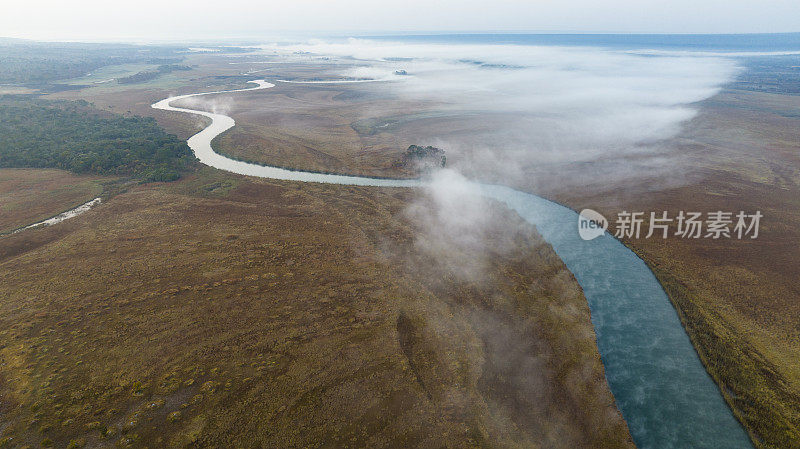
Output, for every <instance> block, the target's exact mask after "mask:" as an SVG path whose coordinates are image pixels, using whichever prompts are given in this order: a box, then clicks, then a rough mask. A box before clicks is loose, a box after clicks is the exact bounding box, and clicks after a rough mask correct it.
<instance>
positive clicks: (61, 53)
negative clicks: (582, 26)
mask: <svg viewBox="0 0 800 449" xmlns="http://www.w3.org/2000/svg"><path fill="white" fill-rule="evenodd" d="M182 50H183V49H182V48H179V47H149V46H133V45H113V44H84V43H43V42H32V41H24V40H18V39H0V84H24V85H31V86H38V85H41V84H47V83H51V82H53V81H57V80H63V79H68V78H77V77H81V76H84V75H86V74H87V73H89V72H91V71H94V70H97V69H98V68H100V67H104V66H107V65H113V64H126V63H145V64H172V63H176V62H180V61H181V59H182V56H180V54H179V52H180V51H182Z"/></svg>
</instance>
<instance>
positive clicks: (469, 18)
mask: <svg viewBox="0 0 800 449" xmlns="http://www.w3.org/2000/svg"><path fill="white" fill-rule="evenodd" d="M287 30H294V31H317V32H321V33H322V32H331V31H333V32H343V33H349V32H352V33H358V32H374V31H453V30H473V31H512V30H514V31H567V32H570V31H574V32H650V33H665V32H666V33H752V32H790V31H800V1H798V0H608V1H597V0H480V1H477V0H399V1H380V0H283V1H274V0H260V1H244V0H227V1H215V2H208V1H203V0H136V1H118V2H111V1H108V0H73V1H64V0H24V1H8V2H4V4H3V5H2V6H0V36H6V37H27V38H36V39H89V40H101V39H114V40H120V39H122V40H125V39H136V40H142V39H146V40H159V39H216V38H242V37H271V36H273V35H275V34H279V33H280V32H283V31H287Z"/></svg>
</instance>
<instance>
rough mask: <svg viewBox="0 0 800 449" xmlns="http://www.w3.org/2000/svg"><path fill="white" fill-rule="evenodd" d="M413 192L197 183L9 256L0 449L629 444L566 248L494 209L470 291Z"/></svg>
mask: <svg viewBox="0 0 800 449" xmlns="http://www.w3.org/2000/svg"><path fill="white" fill-rule="evenodd" d="M412 195H419V194H414V193H413V192H410V191H406V190H380V189H367V188H351V187H336V186H320V185H313V184H294V183H283V182H268V181H260V180H254V179H251V178H244V177H239V176H233V175H226V174H223V173H220V172H218V171H215V170H212V169H201V170H200V171H199V172H198V173H196V174H193V175H190V176H188V177H187V178H185V179H183V180H181V181H178V182H175V183H171V184H149V185H141V186H136V187H133V188H131V189H130V190H128V191H127V192H124V193H121V194H119V195H116V196H114V197H113V198H111V199H110V200H108V201H107V202H105V203H103V204H102V205H100V206H97V207H96V208H94V209H93V210H92V211H90V212H89V213H86V214H83V215H81V216H79V217H76V218H74V219H71V220H68V221H65V222H63V223H60V224H59V225H56V226H52V227H49V228H45V229H36V230H29V231H24V232H22V233H19V234H15V235H12V236H6V237H2V238H0V298H2V301H0V321H2V322H1V323H0V416H1V417H2V418H0V446H1V447H23V446H25V445H27V446H29V447H49V446H53V447H71V448H72V447H83V446H85V447H116V446H122V447H149V448H156V447H232V448H233V447H242V448H251V447H303V448H306V447H337V448H340V447H398V448H400V447H523V446H525V447H529V446H532V447H563V448H576V447H584V448H596V447H607V448H617V447H627V448H630V447H633V445H632V443H631V440H630V436H629V435H628V431H627V428H626V425H625V423H624V421H623V420H622V418H621V416H620V414H619V412H618V410H617V409H616V407H615V405H614V403H613V398H612V396H611V394H610V392H609V390H608V387H607V384H606V382H605V378H604V376H603V367H602V363H601V362H600V358H599V355H598V353H597V348H596V345H595V341H594V332H593V329H592V326H591V323H590V320H589V311H588V307H587V305H586V300H585V298H584V297H583V295H582V293H581V291H580V288H579V287H578V285H577V284H576V282H575V281H574V279H573V278H572V276H571V274H570V273H569V272H568V271H567V270H566V268H565V267H564V266H563V264H562V263H561V261H560V260H559V259H558V257H557V256H556V255H555V254H554V253H553V251H552V249H551V248H550V247H549V246H548V245H546V244H544V243H543V242H542V240H541V238H540V237H539V236H538V235H537V234H536V232H535V231H534V230H533V229H531V228H530V227H528V226H525V225H523V223H522V222H521V220H520V219H519V218H518V217H516V216H514V215H513V214H511V213H510V212H508V211H507V210H505V209H504V208H501V207H499V206H497V205H493V206H491V207H492V208H493V210H494V214H496V216H497V217H498V218H499V219H498V220H496V221H495V222H493V223H494V224H493V225H492V226H490V227H489V228H487V229H486V230H485V233H486V234H485V238H487V239H488V242H489V248H491V249H490V250H488V251H486V252H484V251H482V252H481V253H480V254H475V253H474V249H473V248H471V247H469V246H459V244H458V240H457V239H456V238H455V237H452V236H448V235H447V231H446V230H442V235H441V237H440V238H441V239H443V241H444V243H445V244H446V245H444V246H446V247H448V248H451V249H452V251H454V253H453V254H452V255H451V256H452V257H454V259H450V260H459V261H470V260H473V259H474V260H481V261H483V262H481V263H482V264H484V265H481V269H482V270H483V272H484V277H483V280H482V281H481V282H480V283H474V282H470V281H467V280H465V278H463V277H462V276H460V275H459V273H458V270H457V269H456V268H457V267H452V266H450V265H444V264H441V263H440V262H439V261H440V260H441V259H440V258H439V257H438V255H436V254H434V253H432V252H430V251H423V250H421V249H420V246H419V238H418V237H419V232H420V230H419V229H417V228H415V225H414V224H413V222H412V221H410V220H409V218H408V216H407V215H406V213H405V212H404V211H405V210H406V208H407V205H408V204H409V202H410V201H416V202H419V203H418V204H422V205H424V204H426V203H425V202H426V201H427V200H426V199H425V197H424V196H422V197H416V196H412ZM451 240H452V241H451ZM462 263H469V262H462ZM476 263H477V262H476ZM454 270H455V271H454Z"/></svg>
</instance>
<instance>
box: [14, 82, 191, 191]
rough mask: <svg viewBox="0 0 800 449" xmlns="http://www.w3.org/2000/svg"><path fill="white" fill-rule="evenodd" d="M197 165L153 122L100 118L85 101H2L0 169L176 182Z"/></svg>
mask: <svg viewBox="0 0 800 449" xmlns="http://www.w3.org/2000/svg"><path fill="white" fill-rule="evenodd" d="M194 161H195V158H194V155H193V154H192V152H191V150H190V149H189V147H188V146H187V145H186V143H185V142H183V141H181V140H180V139H178V138H177V137H176V136H174V135H172V134H167V133H166V132H165V131H164V130H163V129H162V128H161V127H159V126H158V124H157V123H156V121H155V119H153V118H151V117H139V116H133V117H123V116H118V115H106V116H103V115H102V113H101V112H100V111H97V110H95V109H93V108H92V107H91V106H90V105H89V103H87V102H85V101H82V100H81V101H44V100H35V99H13V98H12V99H9V98H2V97H0V167H34V168H60V169H64V170H69V171H72V172H76V173H97V174H108V175H124V176H133V177H136V178H139V179H141V180H142V181H148V182H149V181H174V180H176V179H178V178H180V176H181V173H182V172H184V171H186V170H187V169H188V168H189V167H190V166H191V165H192V164H193V163H194Z"/></svg>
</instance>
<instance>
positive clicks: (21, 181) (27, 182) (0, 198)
mask: <svg viewBox="0 0 800 449" xmlns="http://www.w3.org/2000/svg"><path fill="white" fill-rule="evenodd" d="M102 181H103V179H102V178H99V177H97V176H76V175H73V174H70V173H67V172H64V171H61V170H33V169H14V168H4V169H0V234H2V233H7V232H10V231H13V230H14V229H17V228H19V227H22V226H25V225H29V224H32V223H36V222H39V221H42V220H45V219H47V218H50V217H52V216H54V215H58V214H59V213H61V212H64V211H66V210H69V209H72V208H74V207H76V206H79V205H81V204H83V203H85V202H87V201H89V200H91V199H92V198H96V197H97V196H99V195H100V194H101V193H102V192H103V185H102Z"/></svg>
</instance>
